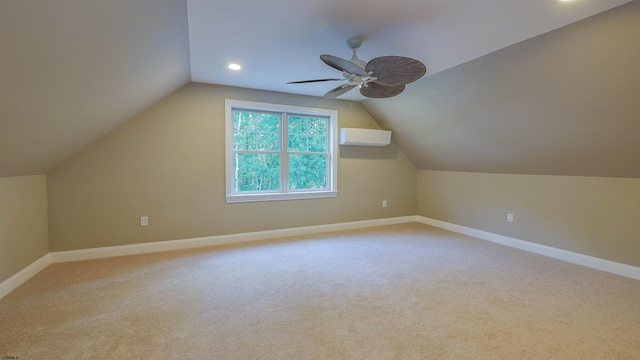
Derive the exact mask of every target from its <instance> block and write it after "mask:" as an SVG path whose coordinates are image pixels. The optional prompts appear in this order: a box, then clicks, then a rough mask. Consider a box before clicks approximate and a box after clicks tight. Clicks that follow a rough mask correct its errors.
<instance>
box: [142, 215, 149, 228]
mask: <svg viewBox="0 0 640 360" xmlns="http://www.w3.org/2000/svg"><path fill="white" fill-rule="evenodd" d="M140 226H149V217H148V216H141V217H140Z"/></svg>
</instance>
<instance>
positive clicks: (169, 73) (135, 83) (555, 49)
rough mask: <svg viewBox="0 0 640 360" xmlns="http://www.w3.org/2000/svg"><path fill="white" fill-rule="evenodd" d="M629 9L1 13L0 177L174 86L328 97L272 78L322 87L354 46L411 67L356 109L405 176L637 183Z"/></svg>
mask: <svg viewBox="0 0 640 360" xmlns="http://www.w3.org/2000/svg"><path fill="white" fill-rule="evenodd" d="M627 2H629V0H598V1H592V0H574V1H571V2H566V3H565V2H560V1H559V0H543V1H507V0H481V1H475V0H474V1H471V0H427V1H425V0H404V1H402V2H397V1H394V0H348V1H343V0H305V1H300V2H295V1H293V2H292V1H285V0H274V1H262V0H136V1H129V0H90V1H86V0H56V1H45V0H2V1H0V95H1V96H0V115H1V116H0V177H5V176H17V175H29V174H38V173H46V172H47V171H48V170H49V169H50V168H52V167H53V166H55V165H57V164H59V163H60V162H61V161H63V160H65V159H67V158H69V157H70V156H72V155H73V154H76V153H78V152H79V151H81V150H82V149H83V148H84V147H86V146H87V145H88V144H90V143H91V142H93V141H95V140H96V139H97V138H99V137H100V136H102V135H104V134H106V133H107V132H109V131H110V130H112V129H114V128H115V127H117V126H118V125H120V124H122V123H123V122H125V121H126V120H127V119H129V118H131V117H132V116H133V115H135V114H136V113H138V112H140V111H142V110H144V109H145V108H146V107H148V106H149V105H151V104H152V103H153V102H155V101H158V100H160V99H161V98H162V97H164V96H166V95H167V94H169V93H171V92H173V91H174V90H176V89H178V88H179V87H181V86H182V85H184V84H186V83H187V82H189V81H196V82H207V83H213V84H223V85H232V86H240V87H248V88H258V89H265V90H272V91H282V92H291V93H298V94H306V95H311V96H322V94H324V92H326V91H327V90H328V89H329V88H331V87H333V86H335V85H336V84H329V85H326V84H316V85H308V86H301V85H296V86H292V85H285V84H284V83H285V82H287V81H291V80H300V79H307V78H321V77H334V76H335V75H336V74H335V70H332V69H331V68H328V67H327V66H325V65H324V64H322V63H321V62H320V61H319V59H318V55H319V54H321V53H329V54H334V55H338V56H342V57H345V58H348V57H349V56H350V50H349V49H348V48H347V46H346V44H345V40H346V39H347V38H348V37H350V36H353V35H359V36H361V37H363V38H364V39H365V42H364V44H363V46H362V48H361V49H360V50H359V51H358V54H359V55H360V57H361V58H363V59H365V60H366V59H370V58H373V57H375V56H381V55H404V56H410V57H414V58H417V59H419V60H421V61H423V62H424V63H425V64H426V65H427V67H428V75H429V76H427V77H424V78H423V79H421V80H419V81H417V82H415V83H413V84H410V85H409V86H408V88H407V90H406V91H405V93H403V94H401V95H400V96H398V97H395V98H392V99H383V100H365V101H362V104H363V106H364V107H365V108H366V109H367V110H368V111H369V112H370V113H372V114H373V115H374V116H375V117H376V118H377V120H378V121H379V122H380V123H381V125H382V126H384V127H385V128H390V129H392V130H394V136H395V138H396V140H397V141H398V142H399V144H400V146H401V147H402V148H403V149H404V150H405V151H406V152H407V153H408V155H409V156H410V157H411V159H412V160H413V161H414V163H415V164H416V165H417V166H418V167H419V168H420V169H443V170H457V171H480V172H512V173H539V174H581V175H596V176H638V174H637V173H636V171H634V170H629V169H630V168H632V167H634V166H635V163H634V164H630V163H629V161H630V160H637V159H635V158H634V156H631V155H626V156H621V155H622V154H623V153H624V154H629V153H635V154H637V153H639V151H638V148H637V145H636V144H635V143H634V142H633V141H632V139H631V137H632V135H631V134H634V133H637V130H638V128H637V121H634V120H635V119H637V118H638V113H637V107H634V105H629V104H630V102H632V100H633V99H634V96H635V95H636V94H637V90H638V88H637V85H634V84H637V83H638V81H637V80H638V79H637V76H638V70H637V69H635V68H633V66H632V65H630V64H629V61H625V60H624V59H627V60H628V57H629V56H632V57H634V59H637V58H638V53H637V43H640V41H638V33H637V29H635V28H630V27H629V25H628V22H629V21H633V20H636V23H637V22H638V10H637V9H638V6H639V2H640V0H635V1H633V2H632V3H630V4H627V5H623V6H621V7H618V8H616V7H617V6H619V5H621V4H624V3H627ZM612 8H613V10H611V11H610V12H605V13H603V14H601V15H598V16H596V17H595V18H588V17H589V16H592V15H594V14H598V13H601V12H603V11H606V10H608V9H612ZM627 13H628V14H627ZM601 16H602V17H604V18H606V19H613V20H607V21H609V22H612V21H613V22H616V21H617V20H615V18H614V17H621V18H624V19H626V20H624V22H625V24H627V25H620V26H618V27H611V26H601V25H599V24H600V22H598V21H596V20H595V19H599V18H600V17H601ZM584 18H588V19H587V20H585V22H584V24H585V25H582V24H583V22H579V23H576V24H574V25H571V26H570V27H569V28H570V29H571V30H566V31H565V28H562V27H563V26H565V25H567V24H571V23H574V22H576V21H578V20H581V19H584ZM629 19H631V20H629ZM589 24H591V25H589ZM558 28H561V29H560V30H558V31H553V32H551V33H548V34H545V33H547V32H549V31H552V30H554V29H558ZM583 28H586V29H587V30H585V31H586V32H585V33H584V34H586V35H583V36H582V37H581V36H580V35H579V32H580V31H583V30H581V29H583ZM613 30H615V35H607V34H610V33H609V32H610V31H613ZM574 32H575V33H576V34H578V35H573V34H574ZM540 34H545V35H542V36H540V37H536V36H538V35H540ZM550 34H556V35H550ZM563 34H565V35H563ZM566 34H568V35H566ZM569 35H571V36H569ZM591 36H594V37H595V38H596V40H597V41H596V42H595V43H591V42H589V41H588V40H589V39H588V38H587V37H591ZM530 38H533V39H531V40H528V41H525V42H522V43H520V42H521V41H523V40H526V39H530ZM567 38H570V39H573V40H567ZM613 38H615V39H613ZM545 39H547V40H545ZM549 39H550V40H549ZM613 40H615V41H613ZM634 41H635V45H634V44H628V43H629V42H634ZM513 44H516V45H513ZM567 44H570V45H572V46H571V47H570V48H573V49H574V50H575V51H572V52H570V54H572V55H568V54H566V53H564V55H563V52H564V50H566V47H567V46H568V45H567ZM510 45H512V46H510ZM508 46H510V47H508ZM505 47H507V48H505ZM500 49H503V50H500ZM497 50H499V51H498V52H496V53H494V51H497ZM547 52H550V53H549V54H546V53H547ZM581 54H582V55H584V56H587V57H589V59H588V61H584V60H585V59H584V58H583V57H581ZM594 56H595V58H593V57H594ZM479 57H480V58H479ZM477 58H479V59H477ZM473 59H477V60H473ZM557 60H563V61H567V62H568V61H576V62H575V63H573V64H570V65H567V63H563V64H558V63H556V62H555V61H557ZM231 61H238V62H241V63H242V64H243V66H244V69H243V70H242V71H241V72H239V73H231V72H229V71H228V70H227V69H226V68H225V66H226V65H227V63H228V62H231ZM611 70H616V72H615V75H612V76H610V74H613V73H612V72H611ZM623 70H626V71H627V73H630V74H629V75H628V77H625V76H622V71H623ZM526 74H529V75H526ZM585 74H588V75H590V76H586V77H585ZM527 82H529V85H526V84H527ZM594 84H595V86H594ZM599 84H604V86H598V85H599ZM576 89H578V90H579V91H576ZM587 89H598V90H597V91H596V90H592V92H591V93H589V91H588V90H587ZM352 93H354V92H352ZM560 93H562V95H563V96H564V98H565V100H564V101H563V102H558V100H557V98H558V97H559V96H558V94H560ZM598 94H600V95H602V94H608V95H611V96H606V98H607V99H606V100H601V101H599V102H598V101H596V100H599V99H600V97H601V96H599V95H598ZM343 98H344V99H348V100H355V101H358V100H362V99H363V98H362V97H360V96H359V95H357V94H356V95H353V94H347V95H345V96H343ZM537 104H540V106H538V105H537ZM586 104H588V105H589V106H587V107H585V105H586ZM570 109H574V110H573V111H570ZM612 109H617V110H615V111H614V110H612ZM634 117H635V118H634ZM612 119H613V120H612ZM612 124H613V126H612ZM594 144H595V145H597V146H596V148H597V149H599V150H597V151H596V150H594V148H593V145H594ZM614 157H615V159H616V160H615V161H614V162H618V163H619V165H615V166H614V165H611V164H605V163H606V162H607V161H608V160H610V159H612V158H614ZM587 159H588V160H587ZM594 162H595V164H594ZM636 163H637V162H636ZM598 164H599V165H598ZM568 169H569V170H568Z"/></svg>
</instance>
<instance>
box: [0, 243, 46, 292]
mask: <svg viewBox="0 0 640 360" xmlns="http://www.w3.org/2000/svg"><path fill="white" fill-rule="evenodd" d="M50 264H51V256H50V254H46V255H45V256H43V257H41V258H40V259H38V260H36V261H34V262H33V263H31V265H29V266H27V267H26V268H24V269H22V270H20V271H19V272H17V273H16V274H14V275H13V276H12V277H10V278H8V279H7V280H5V281H3V282H1V283H0V299H2V298H3V297H5V296H6V295H7V294H9V293H10V292H12V291H13V290H15V289H16V288H17V287H18V286H20V285H22V284H24V283H25V282H26V281H27V280H29V279H31V278H32V277H34V276H35V275H36V274H37V273H39V272H40V271H42V270H43V269H44V268H46V267H47V266H49V265H50Z"/></svg>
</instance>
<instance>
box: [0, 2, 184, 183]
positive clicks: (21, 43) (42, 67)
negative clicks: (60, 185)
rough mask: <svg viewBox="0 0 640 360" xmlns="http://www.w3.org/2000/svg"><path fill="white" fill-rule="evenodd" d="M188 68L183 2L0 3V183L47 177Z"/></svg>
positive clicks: (172, 85)
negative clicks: (8, 178)
mask: <svg viewBox="0 0 640 360" xmlns="http://www.w3.org/2000/svg"><path fill="white" fill-rule="evenodd" d="M189 66H190V61H189V34H188V26H187V2H186V0H178V1H176V0H135V1H127V0H89V1H84V0H55V1H45V0H2V1H0V95H1V96H0V115H1V116H0V177H6V176H17V175H30V174H41V173H45V172H47V171H48V170H49V169H50V168H51V167H52V166H54V165H56V164H58V163H60V162H61V161H63V160H64V159H66V158H68V157H69V156H71V155H73V154H75V153H77V152H78V151H80V150H81V149H83V148H84V147H85V146H87V145H88V144H90V143H91V142H93V141H94V140H96V139H97V138H99V137H100V136H102V135H104V134H106V133H107V132H109V131H110V130H112V129H114V128H115V127H117V126H118V125H120V124H122V123H123V122H125V121H126V120H127V119H129V118H131V117H132V116H133V115H135V114H137V113H138V112H140V111H142V110H144V109H145V108H146V107H148V106H150V105H151V104H153V103H154V102H156V101H158V100H159V99H161V98H162V97H164V96H166V95H168V94H169V93H171V92H173V91H175V90H176V89H177V88H179V87H181V86H183V85H185V84H186V83H188V82H189V81H190V76H191V74H190V68H189Z"/></svg>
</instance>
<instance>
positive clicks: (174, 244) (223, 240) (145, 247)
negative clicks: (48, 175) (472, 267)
mask: <svg viewBox="0 0 640 360" xmlns="http://www.w3.org/2000/svg"><path fill="white" fill-rule="evenodd" d="M415 221H416V219H415V216H403V217H395V218H386V219H374V220H363V221H355V222H346V223H337V224H327V225H315V226H305V227H297V228H289V229H278V230H268V231H256V232H249V233H240V234H230V235H218V236H206V237H200V238H191V239H183V240H167V241H157V242H150V243H141V244H132V245H120V246H108V247H99V248H92V249H82V250H69V251H57V252H52V253H50V254H51V261H52V262H53V263H59V262H68V261H79V260H90V259H99V258H107V257H114V256H123V255H136V254H146V253H152V252H159V251H169V250H178V249H191V248H198V247H205V246H214V245H224V244H237V243H243V242H249V241H257V240H266V239H273V238H279V237H287V236H299V235H308V234H315V233H321V232H328V231H340V230H352V229H360V228H365V227H372V226H381V225H393V224H401V223H407V222H415Z"/></svg>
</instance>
